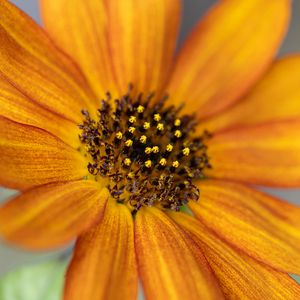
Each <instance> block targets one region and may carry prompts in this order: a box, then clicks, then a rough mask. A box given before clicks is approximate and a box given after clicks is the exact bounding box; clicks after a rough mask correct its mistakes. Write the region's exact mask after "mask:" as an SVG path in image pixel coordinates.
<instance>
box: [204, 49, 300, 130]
mask: <svg viewBox="0 0 300 300" xmlns="http://www.w3.org/2000/svg"><path fill="white" fill-rule="evenodd" d="M299 78H300V56H299V55H291V56H287V57H284V58H282V59H279V60H277V61H276V62H275V63H274V64H273V65H272V67H271V68H270V70H269V71H268V72H267V73H266V75H265V76H264V77H263V78H262V79H261V80H260V81H259V83H258V84H257V85H256V86H255V87H254V88H253V89H252V90H251V92H250V93H249V95H247V96H246V97H245V99H243V100H242V101H240V102H238V103H237V104H236V105H234V106H233V107H232V108H230V109H228V110H226V111H224V112H222V113H221V114H219V115H217V116H215V117H213V118H211V119H208V120H205V121H204V122H201V123H200V124H199V125H200V126H201V127H202V128H205V129H207V130H209V131H211V132H216V131H220V130H224V129H228V128H232V127H238V126H251V125H257V124H261V123H265V122H271V121H282V120H288V119H293V118H298V119H299V118H300V89H299V85H300V79H299Z"/></svg>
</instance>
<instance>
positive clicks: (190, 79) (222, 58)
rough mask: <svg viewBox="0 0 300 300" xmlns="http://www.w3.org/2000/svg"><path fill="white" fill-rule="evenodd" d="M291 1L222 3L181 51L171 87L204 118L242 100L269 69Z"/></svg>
mask: <svg viewBox="0 0 300 300" xmlns="http://www.w3.org/2000/svg"><path fill="white" fill-rule="evenodd" d="M290 6H291V4H290V0H277V1H264V7H263V9H262V2H261V0H243V1H240V0H230V1H219V2H218V4H217V5H215V6H214V7H213V8H212V10H211V11H210V12H209V13H208V14H207V15H206V16H205V17H204V19H203V20H202V21H201V22H200V23H199V24H198V26H197V27H196V28H195V30H194V31H193V32H192V34H191V35H190V37H189V38H188V40H187V41H186V43H185V45H184V47H183V49H182V50H181V52H180V54H179V58H178V61H177V65H176V68H175V71H174V74H173V77H172V79H171V83H170V86H169V88H168V91H169V93H170V95H171V97H172V99H173V100H174V101H175V102H176V103H181V102H184V103H185V104H186V110H187V111H193V112H196V113H197V116H199V117H201V118H203V117H207V116H210V115H212V114H215V113H217V112H219V111H221V110H223V109H224V108H226V107H228V106H229V105H230V104H232V103H234V102H235V101H237V100H238V99H239V98H240V97H241V96H242V95H243V94H245V92H246V91H247V90H249V88H250V87H251V86H252V85H253V84H254V83H255V82H256V81H257V80H258V79H259V78H260V76H262V74H263V73H264V72H265V70H266V69H267V68H268V66H269V64H270V63H271V61H272V59H273V58H274V56H275V55H276V51H277V49H278V47H279V45H280V43H281V41H282V39H283V36H284V34H285V32H286V29H287V24H288V20H289V15H290Z"/></svg>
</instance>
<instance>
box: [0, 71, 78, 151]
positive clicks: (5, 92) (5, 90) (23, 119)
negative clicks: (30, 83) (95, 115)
mask: <svg viewBox="0 0 300 300" xmlns="http://www.w3.org/2000/svg"><path fill="white" fill-rule="evenodd" d="M0 107H1V112H0V115H1V116H4V117H6V118H8V119H10V120H12V121H15V122H18V123H22V124H26V125H33V126H35V127H39V128H42V129H45V130H47V131H49V132H50V133H52V134H54V135H56V136H58V137H59V138H61V139H62V140H63V141H65V142H67V143H68V144H70V145H72V146H73V147H78V144H79V139H78V127H77V124H76V123H73V122H70V121H69V120H67V119H64V118H62V117H60V116H59V115H57V114H55V113H52V112H51V111H50V110H47V109H45V108H43V107H42V106H39V105H38V104H35V103H34V102H32V101H31V100H30V99H29V98H28V97H26V96H25V95H24V94H22V93H20V92H19V91H18V90H17V89H16V88H15V87H14V86H12V85H11V84H10V83H9V82H7V81H6V80H4V79H3V78H1V77H0Z"/></svg>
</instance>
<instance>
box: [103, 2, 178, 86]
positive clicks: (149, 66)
mask: <svg viewBox="0 0 300 300" xmlns="http://www.w3.org/2000/svg"><path fill="white" fill-rule="evenodd" d="M106 5H107V13H108V18H109V25H108V26H109V42H110V47H111V54H112V59H113V65H114V68H115V74H116V79H117V82H118V84H119V86H120V88H121V90H122V91H124V90H127V87H128V83H133V85H134V88H135V90H136V91H137V92H149V91H151V92H152V91H156V92H157V91H159V90H160V88H161V87H162V85H163V84H164V83H165V81H166V79H167V77H168V75H169V72H170V68H171V65H172V62H173V57H174V50H175V46H176V39H177V34H178V28H179V23H180V13H181V5H180V1H179V0H143V1H140V0H122V1H119V0H110V1H106Z"/></svg>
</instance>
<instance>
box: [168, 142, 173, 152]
mask: <svg viewBox="0 0 300 300" xmlns="http://www.w3.org/2000/svg"><path fill="white" fill-rule="evenodd" d="M166 150H167V151H168V152H172V150H173V145H171V144H168V145H167V147H166Z"/></svg>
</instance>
